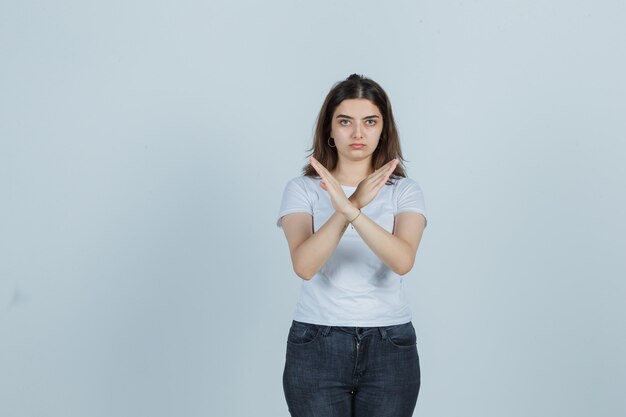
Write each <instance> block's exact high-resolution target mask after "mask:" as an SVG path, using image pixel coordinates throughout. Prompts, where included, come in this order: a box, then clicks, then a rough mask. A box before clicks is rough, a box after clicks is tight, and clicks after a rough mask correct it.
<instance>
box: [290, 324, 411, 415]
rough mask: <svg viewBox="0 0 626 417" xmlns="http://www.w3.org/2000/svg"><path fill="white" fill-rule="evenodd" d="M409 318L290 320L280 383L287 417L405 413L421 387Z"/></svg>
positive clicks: (409, 409)
mask: <svg viewBox="0 0 626 417" xmlns="http://www.w3.org/2000/svg"><path fill="white" fill-rule="evenodd" d="M416 343H417V339H416V336H415V329H414V328H413V325H412V324H411V322H409V323H406V324H400V325H397V326H386V327H334V326H332V327H331V326H318V325H314V324H307V323H302V322H298V321H293V323H292V325H291V328H290V329H289V336H288V337H287V357H286V361H285V370H284V372H283V388H284V390H285V398H286V400H287V406H288V407H289V413H290V414H291V416H292V417H313V416H315V417H370V416H371V417H410V416H412V415H413V410H414V408H415V404H416V402H417V395H418V393H419V388H420V367H419V358H418V355H417V345H416Z"/></svg>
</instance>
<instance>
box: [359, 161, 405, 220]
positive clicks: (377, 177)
mask: <svg viewBox="0 0 626 417" xmlns="http://www.w3.org/2000/svg"><path fill="white" fill-rule="evenodd" d="M397 165H398V160H397V159H392V160H391V161H389V162H387V163H386V164H385V165H383V166H382V167H380V168H378V169H377V170H376V171H374V172H372V173H371V174H370V175H368V176H367V177H366V178H365V179H364V180H363V181H361V182H360V183H359V185H358V186H357V187H356V190H355V191H354V193H353V194H352V195H351V196H350V201H352V203H353V204H354V205H355V206H356V207H357V208H359V209H361V208H363V207H365V206H366V205H368V204H369V203H370V202H371V201H372V200H373V199H374V198H375V197H376V196H377V195H378V192H379V191H380V189H381V188H383V186H384V185H385V183H386V182H387V180H389V177H390V176H391V174H393V171H394V170H395V169H396V166H397Z"/></svg>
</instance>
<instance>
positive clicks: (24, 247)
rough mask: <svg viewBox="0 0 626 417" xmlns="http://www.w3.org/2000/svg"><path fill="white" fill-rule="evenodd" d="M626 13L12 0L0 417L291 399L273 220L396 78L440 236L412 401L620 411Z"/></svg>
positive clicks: (2, 30) (494, 5)
mask: <svg viewBox="0 0 626 417" xmlns="http://www.w3.org/2000/svg"><path fill="white" fill-rule="evenodd" d="M625 18H626V3H624V2H623V1H608V0H606V1H595V2H592V1H565V0H561V1H556V0H551V1H536V2H527V1H496V0H493V1H487V0H475V1H432V2H423V1H420V2H415V1H396V2H394V1H390V2H386V3H385V2H379V1H344V2H332V1H316V2H305V1H289V0H280V1H273V2H252V1H250V2H226V1H199V0H196V1H194V0H179V1H175V2H174V1H172V2H156V3H155V2H151V1H146V0H131V1H123V2H110V1H106V2H105V1H101V2H95V1H78V0H76V1H68V0H61V1H55V2H46V1H33V0H25V1H8V0H2V1H1V3H0V61H1V65H0V415H2V416H7V417H9V416H10V417H26V416H48V417H55V416H59V417H72V416H76V417H79V416H80V417H83V416H89V417H111V416H116V417H117V416H119V417H136V416H147V415H150V416H154V417H162V416H163V417H164V416H185V417H187V416H189V417H195V416H223V417H227V416H252V415H254V416H272V417H274V416H288V412H287V407H286V404H285V401H284V397H283V392H282V367H283V365H284V355H285V341H286V336H287V331H288V328H289V324H290V321H291V315H292V313H293V310H294V308H295V303H296V298H297V294H298V290H299V285H300V280H299V278H297V277H296V275H295V274H294V273H293V271H292V268H291V264H290V260H289V253H288V248H287V243H286V240H285V238H284V235H283V232H282V231H281V230H280V229H278V228H277V227H276V226H275V221H276V214H277V212H278V206H279V204H280V198H281V194H282V191H283V187H284V185H285V184H286V182H287V181H288V180H289V179H291V178H293V177H295V176H297V175H299V174H300V169H301V167H302V166H303V165H304V163H305V158H306V156H307V152H306V150H307V148H308V147H309V146H310V145H311V139H312V133H313V126H314V123H315V117H316V116H317V112H318V110H319V108H320V106H321V104H322V101H323V99H324V96H325V95H326V93H327V92H328V90H329V89H330V87H331V86H332V85H333V84H334V83H335V82H337V81H339V80H341V79H344V78H345V77H347V76H348V75H349V74H351V73H355V72H356V73H360V74H364V75H366V76H369V77H371V78H373V79H374V80H376V81H378V82H379V83H380V84H381V85H382V86H383V87H384V88H385V89H386V91H387V93H388V94H389V96H390V98H391V100H392V103H393V106H394V112H395V116H396V120H397V122H398V126H399V129H400V137H401V141H402V147H403V153H404V156H405V157H406V159H407V169H408V174H409V176H410V177H412V178H413V179H415V180H416V181H418V183H419V184H420V185H421V187H422V189H423V190H424V195H425V199H426V205H427V211H428V227H427V229H426V231H425V234H424V237H423V239H422V242H421V245H420V248H419V251H418V256H417V260H416V264H415V267H414V268H413V270H412V271H411V272H410V273H409V274H407V275H406V276H405V277H404V280H405V290H406V295H407V297H408V299H409V300H410V303H411V306H412V309H413V315H414V320H413V322H414V325H415V327H416V329H417V334H418V350H419V353H420V360H421V367H422V388H421V391H420V396H419V400H418V404H417V408H416V412H415V415H416V416H429V417H450V416H455V417H464V416H468V417H502V416H507V417H518V416H519V417H527V416H534V417H543V416H545V417H555V416H567V417H587V416H596V417H600V416H619V415H625V414H626V402H625V401H624V397H623V387H624V386H625V384H626V359H625V355H624V352H625V351H626V328H625V327H626V325H625V323H626V320H624V318H625V316H626V303H625V302H624V300H626V282H625V280H624V278H625V277H626V261H625V260H624V257H623V255H624V248H626V244H625V243H626V242H625V236H626V220H625V216H624V214H625V213H626V198H625V195H624V193H625V190H626V169H625V165H624V160H625V156H626V143H625V140H626V118H625V117H624V115H625V113H624V103H625V100H626V83H625V82H624V74H626V57H625V55H624V50H625V46H626V29H625V27H626V26H624V21H625Z"/></svg>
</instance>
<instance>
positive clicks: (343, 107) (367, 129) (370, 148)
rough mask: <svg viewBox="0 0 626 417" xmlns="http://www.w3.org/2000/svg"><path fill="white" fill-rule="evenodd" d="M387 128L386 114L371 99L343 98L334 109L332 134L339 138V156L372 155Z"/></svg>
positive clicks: (356, 156)
mask: <svg viewBox="0 0 626 417" xmlns="http://www.w3.org/2000/svg"><path fill="white" fill-rule="evenodd" d="M382 131H383V116H382V114H381V113H380V110H378V107H377V106H376V105H375V104H374V103H372V102H371V101H369V100H367V99H349V100H344V101H342V102H341V103H340V104H339V106H337V108H336V109H335V112H334V113H333V120H332V123H331V130H330V136H331V137H332V138H334V139H335V146H336V147H337V153H338V154H339V159H340V160H341V159H342V158H347V159H350V160H362V159H368V158H371V157H372V154H373V153H374V151H375V150H376V146H378V141H379V140H380V135H381V133H382Z"/></svg>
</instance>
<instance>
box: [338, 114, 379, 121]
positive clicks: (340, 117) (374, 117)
mask: <svg viewBox="0 0 626 417" xmlns="http://www.w3.org/2000/svg"><path fill="white" fill-rule="evenodd" d="M335 119H350V120H353V119H354V117H352V116H348V115H347V114H338V115H337V117H335ZM364 119H379V117H378V116H376V115H375V114H373V115H371V116H365V117H364Z"/></svg>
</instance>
